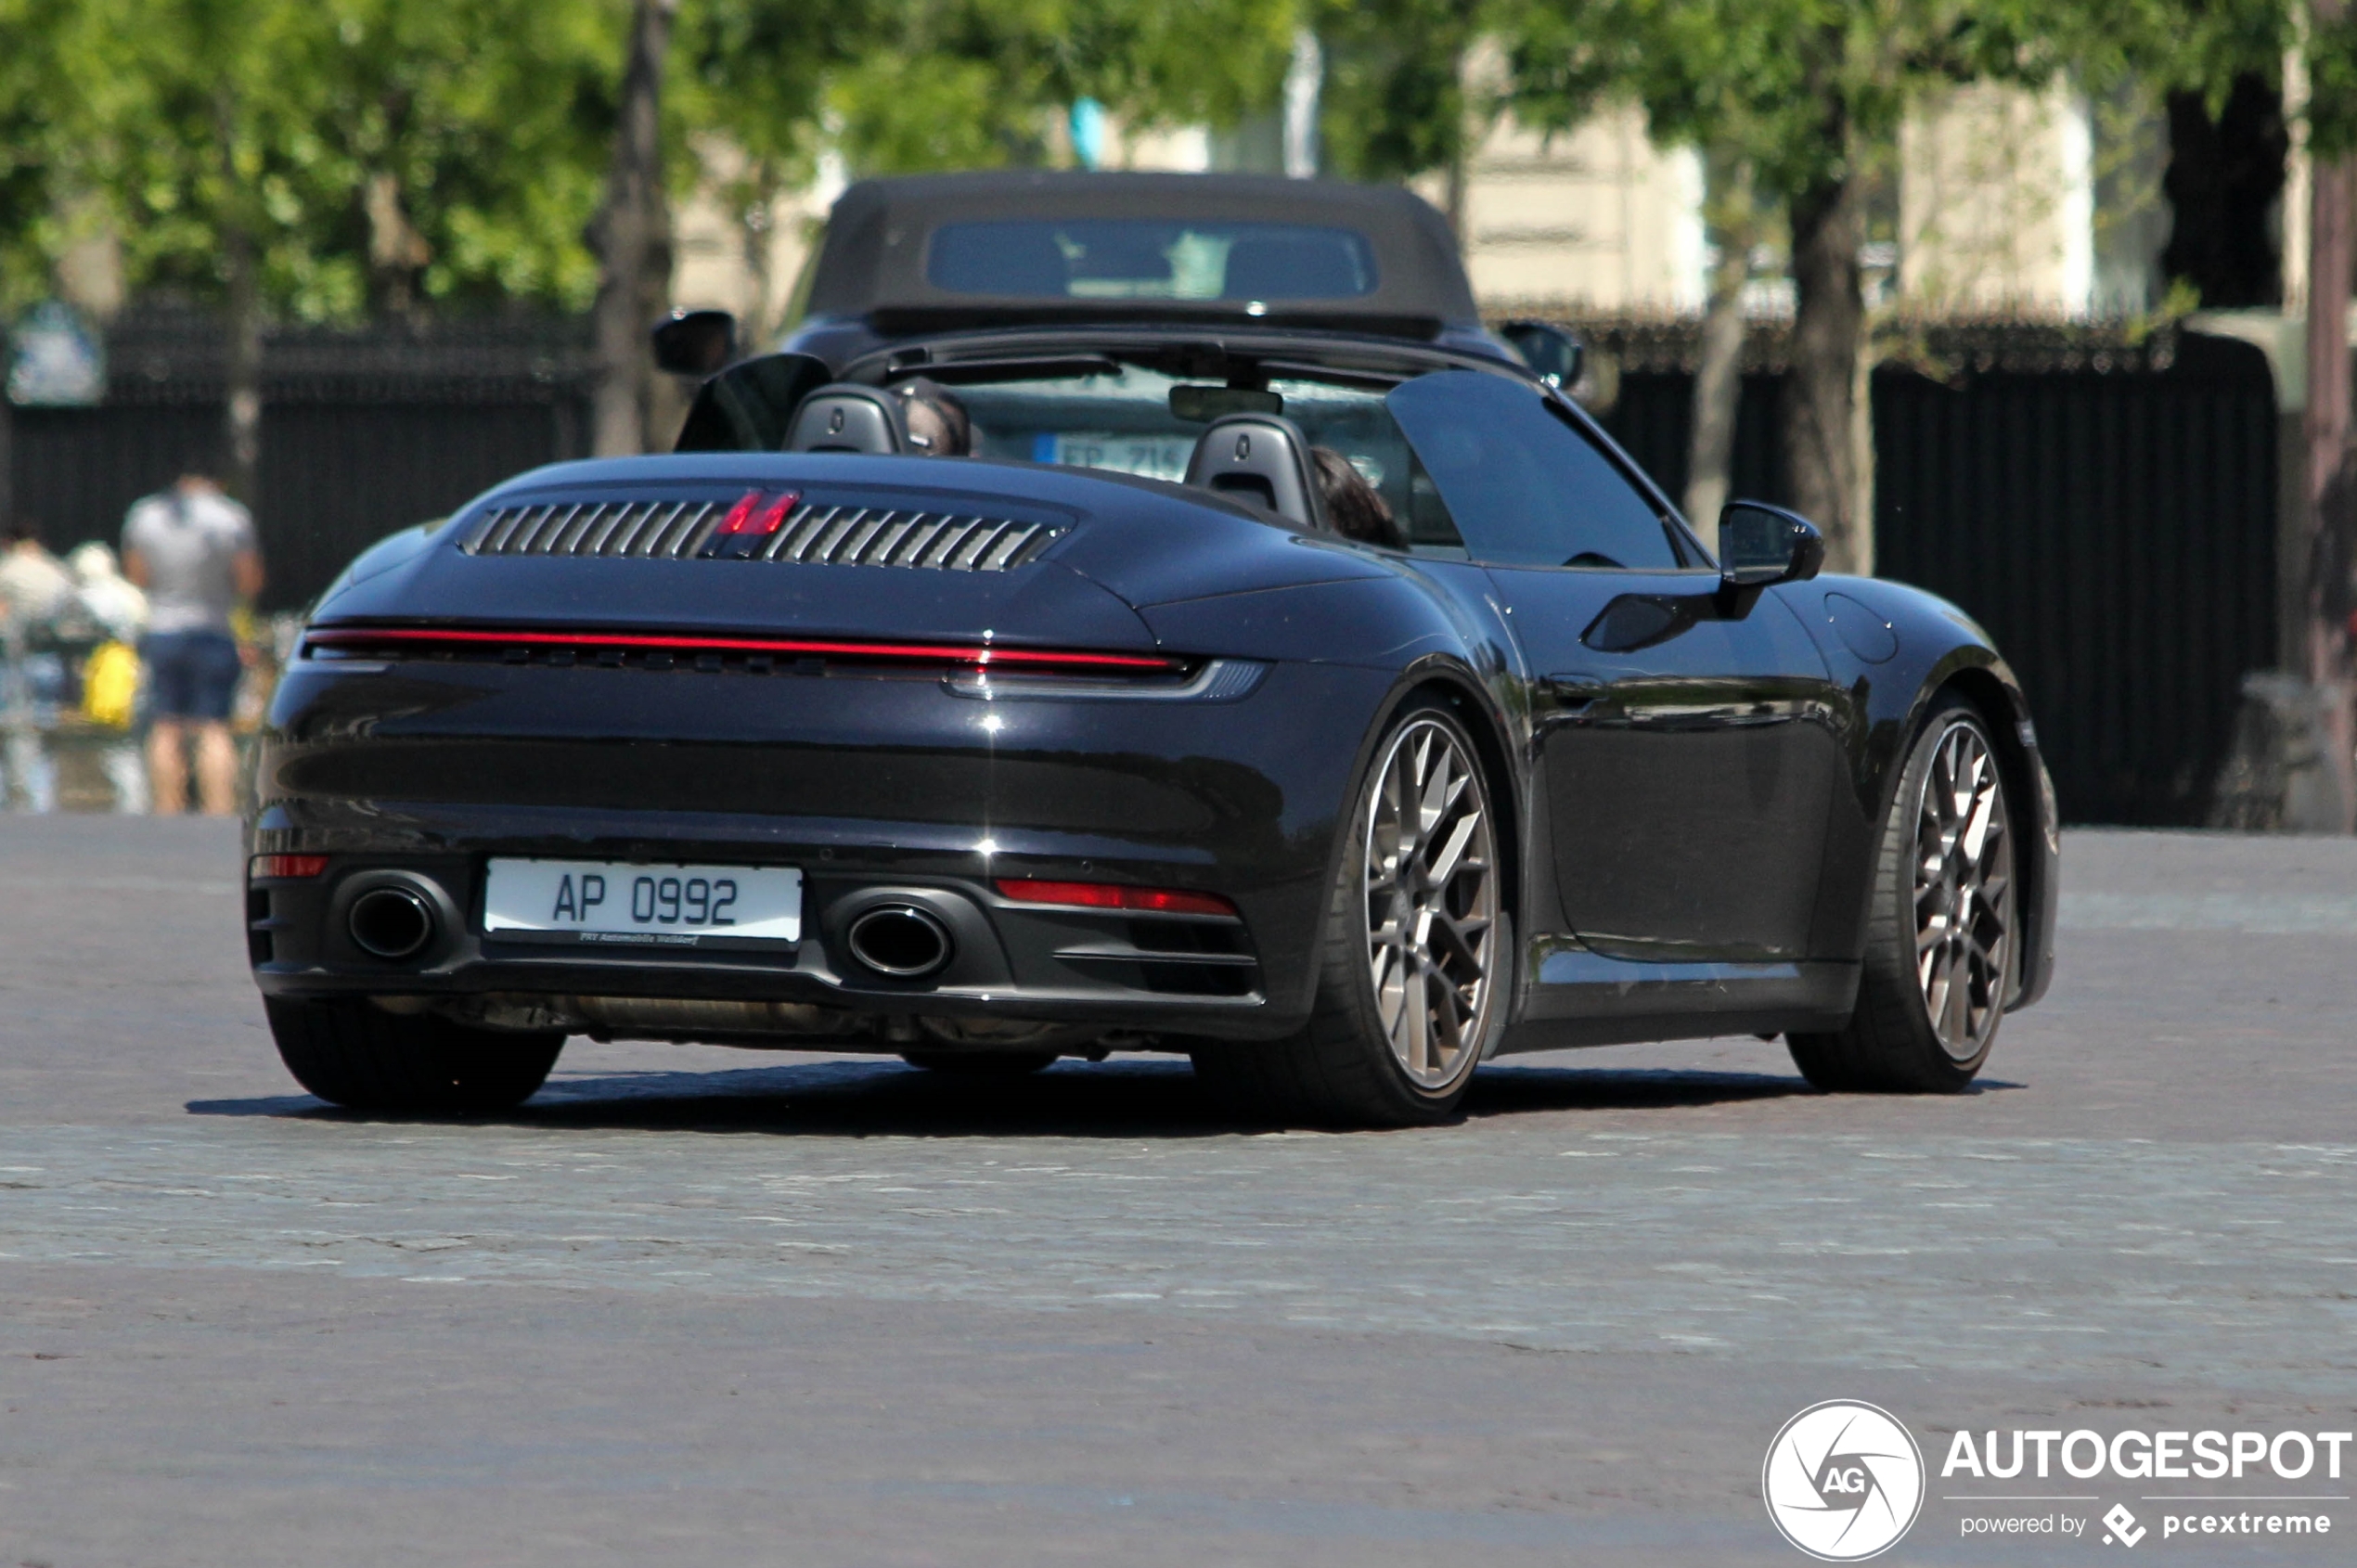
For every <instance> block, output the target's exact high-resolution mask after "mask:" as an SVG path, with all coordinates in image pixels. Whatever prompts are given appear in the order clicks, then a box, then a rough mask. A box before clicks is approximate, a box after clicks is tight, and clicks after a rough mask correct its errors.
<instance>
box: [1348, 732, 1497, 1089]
mask: <svg viewBox="0 0 2357 1568" xmlns="http://www.w3.org/2000/svg"><path fill="white" fill-rule="evenodd" d="M1377 780H1378V781H1377V784H1376V787H1375V790H1374V792H1373V798H1372V801H1371V803H1370V804H1369V808H1368V813H1367V818H1366V823H1365V833H1364V841H1363V842H1364V844H1365V855H1364V860H1365V868H1366V871H1365V876H1366V895H1367V955H1368V963H1369V969H1370V972H1371V977H1372V980H1373V982H1374V991H1375V1011H1376V1014H1377V1017H1378V1018H1379V1019H1380V1021H1381V1022H1382V1025H1383V1030H1384V1035H1385V1038H1386V1039H1387V1040H1388V1041H1389V1043H1390V1046H1391V1053H1392V1056H1393V1057H1394V1059H1395V1060H1397V1062H1398V1064H1399V1067H1400V1070H1401V1071H1402V1072H1404V1073H1407V1075H1408V1076H1409V1078H1410V1080H1412V1081H1413V1082H1414V1083H1415V1084H1416V1085H1417V1086H1418V1087H1420V1088H1425V1089H1440V1088H1446V1087H1447V1086H1449V1085H1450V1084H1453V1083H1455V1082H1456V1081H1457V1079H1458V1077H1459V1076H1460V1075H1461V1074H1462V1073H1464V1072H1466V1071H1469V1070H1470V1068H1471V1065H1472V1063H1471V1061H1470V1060H1468V1053H1469V1052H1477V1051H1478V1050H1479V1049H1480V1047H1481V1042H1482V1041H1483V1040H1484V1039H1485V1038H1486V1037H1487V1035H1488V1022H1489V1011H1490V1009H1491V1007H1492V1006H1493V1005H1494V997H1493V995H1492V994H1493V992H1494V990H1495V989H1496V988H1495V987H1494V986H1493V985H1492V984H1491V983H1490V976H1491V974H1492V972H1493V971H1494V970H1496V969H1497V967H1498V966H1497V965H1496V964H1495V963H1493V962H1492V945H1493V943H1494V941H1495V937H1496V932H1497V927H1498V878H1497V839H1496V833H1495V830H1494V829H1493V827H1492V825H1491V822H1490V816H1489V800H1488V793H1487V791H1485V790H1483V788H1482V783H1481V774H1480V772H1479V770H1478V769H1477V768H1476V767H1475V765H1474V762H1473V759H1472V758H1471V757H1470V756H1469V755H1468V754H1467V753H1466V750H1465V747H1464V745H1463V744H1462V741H1461V740H1460V739H1458V737H1457V735H1456V734H1455V732H1454V731H1453V730H1452V729H1451V728H1450V727H1449V726H1447V725H1445V724H1443V723H1441V722H1439V721H1438V720H1436V719H1433V718H1418V719H1413V720H1411V721H1410V722H1409V723H1408V724H1406V725H1404V726H1401V728H1400V730H1399V733H1398V734H1397V735H1395V736H1393V737H1392V740H1391V749H1390V751H1389V752H1386V753H1385V757H1384V760H1383V763H1382V766H1381V769H1380V771H1379V773H1378V775H1377Z"/></svg>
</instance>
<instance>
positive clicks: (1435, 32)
mask: <svg viewBox="0 0 2357 1568" xmlns="http://www.w3.org/2000/svg"><path fill="white" fill-rule="evenodd" d="M1498 9H1499V7H1498V6H1496V5H1495V4H1492V3H1491V0H1371V3H1370V4H1366V5H1352V4H1348V3H1346V0H1321V3H1320V5H1319V6H1318V8H1317V10H1316V12H1315V13H1314V25H1315V26H1316V28H1317V31H1318V35H1319V43H1320V46H1321V47H1322V48H1323V49H1324V51H1325V57H1326V81H1325V86H1324V89H1323V92H1322V93H1321V95H1320V115H1319V120H1320V125H1319V132H1320V140H1321V141H1322V142H1323V144H1324V145H1325V147H1326V148H1327V149H1328V154H1329V159H1328V161H1329V162H1330V163H1331V164H1332V166H1333V172H1334V173H1336V174H1343V175H1345V176H1347V177H1349V178H1352V179H1361V180H1401V179H1408V178H1410V177H1412V176H1414V175H1417V174H1425V173H1428V172H1430V171H1432V170H1436V169H1437V170H1440V171H1442V173H1443V174H1444V176H1445V180H1446V186H1445V188H1446V192H1447V194H1446V196H1445V197H1444V199H1443V205H1444V206H1445V208H1446V209H1447V212H1448V216H1449V228H1450V229H1451V230H1452V231H1454V232H1455V233H1456V234H1457V236H1458V242H1459V244H1460V245H1462V243H1463V238H1464V223H1465V212H1464V205H1465V161H1466V159H1467V157H1468V156H1469V155H1470V154H1471V152H1472V151H1473V148H1474V144H1475V142H1476V141H1477V140H1478V139H1479V136H1480V134H1481V131H1482V129H1483V128H1484V127H1485V126H1486V125H1487V124H1488V121H1489V120H1490V119H1491V118H1492V116H1493V115H1494V112H1495V108H1496V106H1495V105H1494V104H1492V103H1489V102H1486V101H1483V99H1482V97H1481V96H1480V94H1479V93H1478V92H1477V91H1476V90H1475V84H1472V83H1470V82H1469V81H1468V74H1469V72H1468V69H1467V65H1468V57H1469V56H1470V55H1471V53H1472V51H1473V48H1474V45H1475V42H1476V40H1478V39H1479V38H1480V37H1481V36H1482V34H1483V32H1484V31H1485V28H1486V27H1487V26H1488V23H1489V22H1490V20H1491V19H1492V17H1493V14H1494V13H1496V12H1497V11H1498Z"/></svg>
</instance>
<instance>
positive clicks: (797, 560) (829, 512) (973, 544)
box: [459, 501, 1068, 572]
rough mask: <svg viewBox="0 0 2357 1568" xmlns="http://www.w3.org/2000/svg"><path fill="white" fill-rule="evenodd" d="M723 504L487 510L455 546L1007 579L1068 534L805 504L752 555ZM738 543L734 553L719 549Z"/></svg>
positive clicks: (945, 515)
mask: <svg viewBox="0 0 2357 1568" xmlns="http://www.w3.org/2000/svg"><path fill="white" fill-rule="evenodd" d="M729 506H730V503H728V502H723V501H611V502H602V503H601V502H592V501H583V502H577V503H574V502H558V503H551V504H546V505H541V506H533V507H501V508H496V509H494V510H492V511H490V512H488V513H485V514H484V516H483V521H480V522H478V523H476V524H475V526H474V527H473V528H472V529H471V530H470V532H469V533H468V535H467V537H465V538H464V539H463V540H461V541H460V543H459V548H460V549H461V550H463V551H465V552H466V553H467V554H469V555H476V556H607V557H618V558H619V557H633V558H637V559H651V560H685V559H723V558H725V559H730V560H766V561H779V562H785V563H788V564H797V565H808V566H907V567H918V568H926V569H931V570H934V571H941V572H1011V571H1012V570H1013V569H1014V568H1016V567H1018V566H1021V565H1023V564H1024V562H1026V561H1028V560H1031V559H1034V558H1035V557H1037V555H1038V554H1039V552H1040V551H1042V550H1044V549H1046V548H1047V547H1048V546H1050V545H1051V544H1053V543H1054V542H1055V541H1056V540H1057V539H1058V538H1059V537H1061V536H1062V535H1063V533H1066V532H1068V530H1066V529H1064V528H1060V527H1054V526H1051V525H1050V524H1047V523H1040V522H1019V521H1013V520H1011V519H1007V518H988V517H972V516H966V515H961V514H958V513H952V512H927V511H908V510H900V509H897V508H886V507H836V506H828V505H826V504H824V503H821V502H805V503H803V504H802V505H800V506H797V507H795V508H793V510H792V513H791V514H790V515H789V516H788V517H787V518H786V520H785V521H784V523H783V524H782V525H781V526H779V528H778V530H777V531H776V532H775V533H771V534H769V535H768V536H767V537H766V538H763V539H761V540H760V541H759V542H758V544H755V545H753V546H752V547H751V548H746V547H744V546H742V545H739V544H737V543H736V541H735V540H734V539H720V538H715V534H716V533H718V531H719V529H720V527H721V524H722V522H723V521H724V520H725V519H726V518H727V517H728V511H729ZM731 545H734V546H736V547H731V548H723V547H722V546H731Z"/></svg>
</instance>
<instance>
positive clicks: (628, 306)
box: [591, 0, 678, 456]
mask: <svg viewBox="0 0 2357 1568" xmlns="http://www.w3.org/2000/svg"><path fill="white" fill-rule="evenodd" d="M677 9H678V0H637V4H636V6H634V8H633V12H632V17H631V24H630V57H629V63H628V64H627V65H626V66H625V67H624V70H623V75H622V111H621V114H620V116H619V120H618V122H617V124H616V125H615V127H614V143H613V167H612V173H611V174H610V175H609V177H608V179H607V182H606V200H605V206H604V207H603V208H602V209H601V210H600V211H599V214H598V218H597V223H596V225H594V227H593V229H592V231H591V238H592V239H593V241H594V245H595V249H596V250H597V251H598V258H599V263H600V267H601V276H599V282H598V302H597V307H596V315H595V321H596V331H597V354H598V384H597V392H596V396H595V398H594V400H593V404H592V407H593V412H594V424H595V428H594V430H593V431H592V435H591V440H592V443H593V446H594V449H595V451H596V452H597V453H598V454H599V456H623V455H627V454H630V453H634V452H644V451H646V450H647V449H648V448H649V447H650V446H654V445H658V444H661V441H662V437H661V436H660V434H658V432H656V431H653V430H652V429H650V425H651V423H652V420H653V417H654V414H655V404H656V399H655V390H656V389H655V369H654V359H653V355H652V351H651V350H650V347H649V344H648V341H647V333H648V331H649V329H650V328H652V327H653V326H654V323H655V318H656V317H657V316H658V315H661V314H662V313H663V309H664V307H665V306H667V305H668V304H669V303H670V299H671V212H670V208H669V207H668V205H667V204H666V202H665V200H664V197H663V57H664V55H665V54H666V53H667V52H668V51H669V49H670V46H671V20H672V16H673V14H674V13H675V12H676V10H677Z"/></svg>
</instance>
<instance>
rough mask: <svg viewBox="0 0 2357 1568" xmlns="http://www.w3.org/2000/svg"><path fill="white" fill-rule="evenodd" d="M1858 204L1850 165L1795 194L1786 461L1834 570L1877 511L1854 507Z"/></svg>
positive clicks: (1837, 125)
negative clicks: (1866, 514) (1864, 512)
mask: <svg viewBox="0 0 2357 1568" xmlns="http://www.w3.org/2000/svg"><path fill="white" fill-rule="evenodd" d="M1828 130H1829V134H1833V135H1838V136H1839V137H1840V139H1841V140H1843V141H1844V142H1846V141H1847V140H1848V121H1847V117H1846V116H1845V115H1842V114H1840V113H1838V112H1836V113H1835V115H1834V116H1833V117H1832V124H1831V125H1829V127H1828ZM1860 205H1861V203H1860V200H1859V193H1858V186H1857V182H1856V181H1855V180H1853V179H1851V178H1850V177H1849V174H1848V170H1847V168H1846V167H1845V168H1844V169H1843V170H1842V172H1840V173H1839V174H1835V175H1832V176H1829V177H1827V178H1825V179H1822V180H1820V181H1818V182H1817V183H1816V184H1815V185H1812V186H1810V187H1808V188H1807V189H1805V190H1803V191H1801V192H1800V193H1798V194H1797V195H1796V196H1795V197H1793V199H1792V201H1791V212H1792V273H1793V281H1794V283H1795V285H1796V286H1797V290H1798V293H1799V296H1800V299H1799V310H1798V314H1797V315H1796V316H1795V317H1794V320H1793V333H1792V373H1791V375H1790V376H1789V377H1787V378H1786V379H1785V381H1784V406H1783V410H1782V414H1783V425H1784V431H1783V434H1784V464H1785V469H1786V470H1787V472H1788V473H1789V475H1790V477H1791V484H1792V502H1793V505H1794V507H1796V508H1798V509H1799V510H1800V511H1801V512H1802V513H1803V514H1805V515H1806V516H1807V517H1808V518H1809V519H1810V521H1813V522H1815V523H1816V524H1817V526H1818V527H1819V528H1820V529H1822V531H1823V532H1824V535H1825V565H1826V566H1827V567H1828V568H1830V569H1831V570H1833V571H1835V572H1851V571H1855V570H1857V569H1858V568H1859V567H1860V566H1861V565H1862V564H1864V561H1865V559H1866V552H1867V550H1868V549H1870V548H1871V545H1869V544H1867V543H1866V541H1865V540H1864V537H1863V535H1864V534H1865V532H1866V530H1867V529H1868V528H1870V527H1871V526H1872V521H1871V520H1869V519H1864V518H1861V517H1859V516H1857V515H1856V510H1857V504H1858V482H1857V481H1858V474H1857V454H1856V440H1855V434H1854V431H1853V421H1854V420H1855V418H1856V414H1857V403H1856V391H1857V379H1858V354H1859V349H1860V345H1861V341H1862V340H1863V338H1864V335H1865V320H1866V303H1865V295H1864V292H1863V289H1862V288H1861V282H1860V278H1859V275H1858V246H1859V242H1860V240H1861V238H1863V234H1862V226H1861V221H1860V218H1861V214H1860V212H1859V208H1860Z"/></svg>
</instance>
